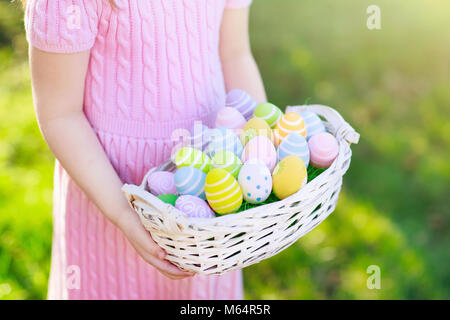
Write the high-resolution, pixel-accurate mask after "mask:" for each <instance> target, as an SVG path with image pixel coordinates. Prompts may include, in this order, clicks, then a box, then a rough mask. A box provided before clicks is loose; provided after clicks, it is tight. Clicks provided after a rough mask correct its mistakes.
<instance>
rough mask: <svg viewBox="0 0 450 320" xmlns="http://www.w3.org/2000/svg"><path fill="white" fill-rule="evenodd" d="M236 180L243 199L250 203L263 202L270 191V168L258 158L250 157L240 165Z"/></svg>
mask: <svg viewBox="0 0 450 320" xmlns="http://www.w3.org/2000/svg"><path fill="white" fill-rule="evenodd" d="M238 182H239V185H240V186H241V189H242V194H243V196H244V199H245V200H246V201H247V202H250V203H261V202H264V201H266V200H267V198H268V197H269V195H270V193H271V192H272V176H271V174H270V170H269V168H267V166H266V165H265V164H264V163H263V162H262V161H260V160H258V159H250V160H249V161H247V162H246V163H245V164H244V165H243V166H242V168H241V171H240V173H239V177H238Z"/></svg>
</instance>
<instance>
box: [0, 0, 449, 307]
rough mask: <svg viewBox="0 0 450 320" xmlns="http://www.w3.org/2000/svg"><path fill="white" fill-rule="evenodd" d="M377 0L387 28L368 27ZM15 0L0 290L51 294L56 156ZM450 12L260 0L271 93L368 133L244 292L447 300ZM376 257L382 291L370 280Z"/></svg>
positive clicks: (1, 139)
mask: <svg viewBox="0 0 450 320" xmlns="http://www.w3.org/2000/svg"><path fill="white" fill-rule="evenodd" d="M374 3H376V4H378V5H379V6H380V8H381V19H382V29H381V30H377V31H369V30H368V29H367V28H366V18H367V15H366V13H365V10H366V8H367V6H368V5H370V4H374ZM14 7H15V6H14V5H10V4H9V3H8V2H7V1H4V0H2V1H0V43H1V44H2V46H1V49H0V119H1V121H0V299H13V298H18V299H33V298H45V295H46V282H47V278H48V271H49V265H50V251H51V200H52V199H51V198H52V191H51V188H52V169H53V157H52V156H51V154H50V152H49V151H48V149H47V148H46V146H45V143H44V142H43V140H42V138H41V136H40V133H39V129H38V127H37V125H36V122H35V119H34V114H33V107H32V100H31V93H30V87H29V72H28V66H27V63H26V55H25V48H26V47H25V43H24V41H23V34H22V31H21V21H20V14H19V13H18V10H15V9H14ZM449 10H450V4H449V3H448V1H445V0H435V1H432V2H430V1H425V0H421V1H419V0H411V1H408V3H407V4H406V3H404V2H401V1H388V0H383V1H375V2H373V1H365V0H352V1H350V0H342V1H332V0H323V1H313V0H302V1H299V0H277V1H274V0H257V1H255V3H254V5H253V8H252V16H251V37H252V43H253V51H254V54H255V57H256V59H257V61H258V63H259V65H260V68H261V72H262V75H263V78H264V81H265V85H266V88H267V92H268V95H269V97H270V100H271V101H272V102H274V103H275V104H277V105H279V106H281V107H284V106H286V105H288V104H302V103H303V102H304V101H305V100H307V99H309V102H310V103H321V104H326V105H330V106H333V107H334V108H336V109H337V110H339V111H340V112H341V114H342V115H343V116H344V117H345V119H347V121H348V122H349V123H350V124H352V126H354V128H355V129H356V130H357V131H358V132H359V133H360V134H361V140H360V143H359V145H357V146H354V147H353V152H354V153H353V158H352V163H351V166H350V170H349V171H348V173H347V175H346V176H345V177H344V187H343V191H342V193H341V196H340V199H339V203H338V206H337V208H336V210H335V212H334V213H333V214H332V215H331V216H330V217H329V218H328V219H327V220H325V222H323V223H322V224H321V225H320V226H318V227H317V228H316V229H314V230H313V231H311V232H310V233H309V234H308V235H306V236H305V237H303V238H302V239H301V240H299V241H297V242H296V243H295V244H293V245H292V246H291V247H290V248H288V249H286V250H285V251H283V252H282V253H280V254H278V255H276V256H275V257H273V258H271V259H268V260H265V261H263V262H261V263H259V264H257V265H254V266H251V267H249V268H246V269H245V271H244V279H245V280H244V281H245V296H246V298H254V299H266V298H273V299H308V298H309V299H315V298H327V299H342V298H349V299H380V298H385V299H433V298H446V299H449V298H450V272H449V268H448V263H449V262H450V250H448V248H449V247H450V235H449V219H450V201H449V199H448V195H449V190H450V163H449V161H448V159H450V150H449V145H450V122H449V119H450V90H449V88H450V78H449V74H450V59H449V52H450V34H449V33H448V32H447V30H449V29H450V20H449V19H448V12H449ZM370 265H378V266H379V267H380V270H381V289H380V290H369V289H368V288H367V286H366V281H367V278H368V276H369V274H367V273H366V270H367V267H368V266H370Z"/></svg>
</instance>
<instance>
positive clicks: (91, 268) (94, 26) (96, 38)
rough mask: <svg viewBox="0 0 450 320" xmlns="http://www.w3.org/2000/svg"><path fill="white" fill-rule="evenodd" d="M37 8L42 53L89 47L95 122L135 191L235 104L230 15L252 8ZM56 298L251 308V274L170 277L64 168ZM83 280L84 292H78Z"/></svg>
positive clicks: (35, 1)
mask: <svg viewBox="0 0 450 320" xmlns="http://www.w3.org/2000/svg"><path fill="white" fill-rule="evenodd" d="M115 1H116V4H117V7H118V8H116V9H112V8H111V6H110V5H109V4H108V1H105V0H58V1H57V0H28V3H27V8H26V13H25V29H26V32H27V39H28V41H29V43H30V45H33V46H35V47H37V48H38V49H40V50H44V51H49V52H58V53H73V52H80V51H85V50H90V60H89V67H88V71H87V75H86V83H85V96H84V108H83V110H84V113H85V115H86V117H87V119H88V120H89V122H90V124H91V126H92V128H93V129H94V131H95V133H96V134H97V137H98V139H99V141H100V143H101V145H102V146H103V148H104V150H105V152H106V154H107V156H108V158H109V160H110V161H111V164H112V165H113V167H114V169H115V170H116V172H117V173H118V175H119V177H120V179H121V180H122V181H123V182H124V183H125V182H126V183H135V184H139V183H140V182H141V180H142V178H143V176H144V175H145V173H146V172H147V171H148V170H149V169H150V168H151V167H153V166H156V165H158V164H160V163H162V162H163V161H165V160H166V159H168V158H169V156H170V152H171V148H172V146H173V142H171V140H170V136H171V133H172V132H173V131H174V130H175V129H180V128H184V129H188V130H189V129H191V127H192V126H193V122H194V120H201V121H203V123H204V124H206V125H208V126H212V125H213V124H214V119H215V116H216V113H217V110H218V109H219V108H220V107H222V106H223V105H224V102H225V88H224V81H223V76H222V70H221V65H220V59H219V52H218V46H219V31H220V23H221V17H222V13H223V10H224V9H225V8H231V9H233V8H239V7H245V6H248V5H250V2H251V0H146V1H135V0H115ZM53 218H54V224H53V228H54V230H53V247H52V265H51V273H50V280H49V293H48V297H49V298H52V299H66V298H69V299H241V298H242V275H241V272H231V273H229V274H226V275H224V276H220V277H217V276H195V277H193V278H189V279H184V280H170V279H168V278H166V277H165V276H163V275H161V274H160V273H159V272H158V271H156V269H154V268H153V267H152V266H150V265H148V264H147V263H145V261H144V260H143V259H142V258H141V257H140V256H139V255H138V254H137V253H136V251H135V250H134V249H133V247H132V246H131V245H130V244H129V243H128V241H127V240H126V238H125V236H124V235H123V234H122V233H121V232H120V231H119V230H118V229H117V228H116V227H115V226H114V225H113V224H112V223H110V222H109V221H108V220H106V219H105V217H104V216H103V214H102V213H101V212H99V211H98V209H97V208H96V207H95V205H94V204H93V203H92V202H91V201H90V200H89V199H88V198H87V196H86V195H85V194H84V193H83V192H82V191H81V190H80V189H79V187H78V186H77V185H76V184H75V183H74V182H73V180H72V179H71V178H70V177H69V176H68V174H67V172H66V171H65V170H64V169H63V168H62V167H61V166H60V164H59V162H58V161H56V162H55V175H54V206H53ZM78 283H79V284H80V285H79V286H78Z"/></svg>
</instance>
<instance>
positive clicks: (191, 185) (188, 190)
mask: <svg viewBox="0 0 450 320" xmlns="http://www.w3.org/2000/svg"><path fill="white" fill-rule="evenodd" d="M205 181H206V173H204V172H203V171H202V170H199V169H196V168H193V167H181V168H179V169H177V171H175V186H176V187H177V191H178V193H179V194H180V195H187V194H188V195H192V196H196V197H200V198H202V199H205Z"/></svg>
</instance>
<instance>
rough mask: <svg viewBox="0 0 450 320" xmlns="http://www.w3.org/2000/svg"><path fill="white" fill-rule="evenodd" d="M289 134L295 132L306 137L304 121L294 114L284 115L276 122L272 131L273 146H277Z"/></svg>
mask: <svg viewBox="0 0 450 320" xmlns="http://www.w3.org/2000/svg"><path fill="white" fill-rule="evenodd" d="M291 132H297V133H299V134H301V135H303V136H305V137H306V127H305V121H303V118H302V117H301V116H300V115H299V114H297V113H295V112H288V113H286V114H285V115H284V116H283V117H281V119H280V121H278V123H277V125H276V127H275V130H274V135H275V145H277V146H278V145H279V144H280V143H281V142H282V141H283V139H284V138H286V137H287V136H288V135H289V134H290V133H291Z"/></svg>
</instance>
